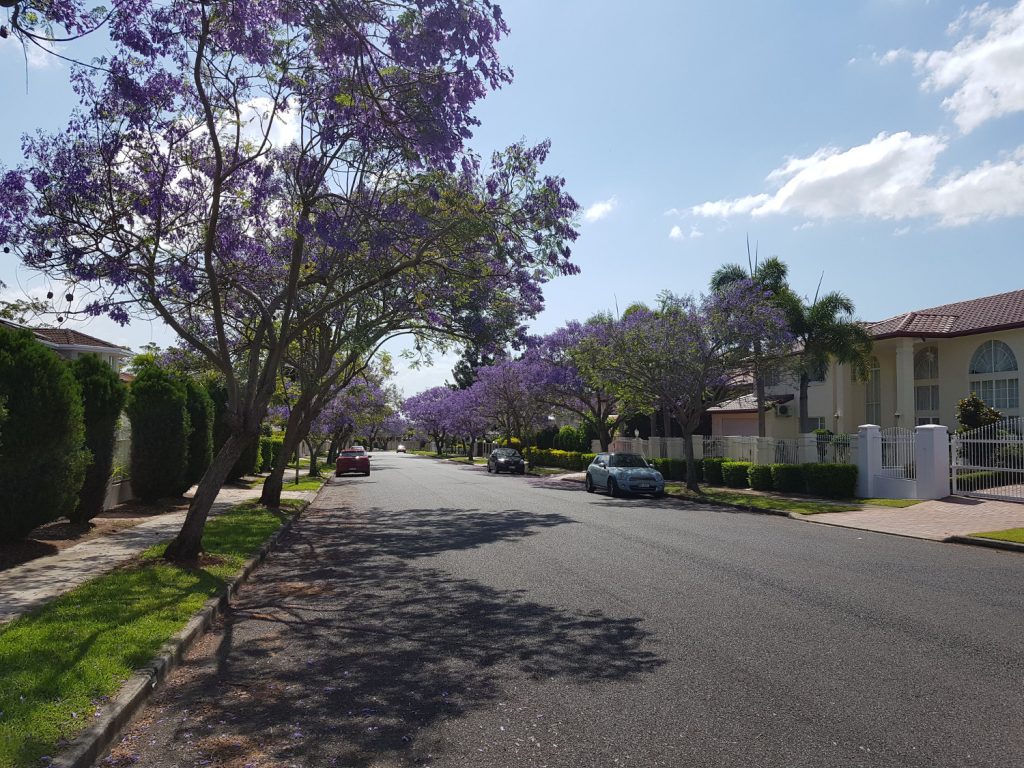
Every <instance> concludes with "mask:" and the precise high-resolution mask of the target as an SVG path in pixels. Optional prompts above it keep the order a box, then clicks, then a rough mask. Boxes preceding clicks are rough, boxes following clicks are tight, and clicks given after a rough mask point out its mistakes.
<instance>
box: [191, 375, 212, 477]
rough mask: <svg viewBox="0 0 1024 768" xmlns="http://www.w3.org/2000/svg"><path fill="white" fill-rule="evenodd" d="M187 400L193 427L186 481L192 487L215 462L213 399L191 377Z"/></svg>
mask: <svg viewBox="0 0 1024 768" xmlns="http://www.w3.org/2000/svg"><path fill="white" fill-rule="evenodd" d="M185 402H186V408H188V420H189V425H190V426H191V428H192V431H191V432H190V433H189V438H188V466H187V467H186V468H185V482H186V483H187V484H188V486H189V487H192V486H193V485H195V484H196V483H198V482H199V481H200V480H202V479H203V475H205V474H206V470H207V469H209V468H210V464H211V463H212V462H213V416H214V413H213V400H212V399H210V395H209V393H208V392H207V391H206V389H205V388H203V387H202V386H200V385H199V384H197V383H196V382H194V381H192V380H191V379H189V380H186V382H185Z"/></svg>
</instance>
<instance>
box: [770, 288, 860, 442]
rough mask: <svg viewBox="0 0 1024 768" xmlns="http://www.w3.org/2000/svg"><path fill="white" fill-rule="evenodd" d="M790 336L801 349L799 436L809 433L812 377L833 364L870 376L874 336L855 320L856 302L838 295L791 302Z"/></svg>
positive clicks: (799, 352)
mask: <svg viewBox="0 0 1024 768" xmlns="http://www.w3.org/2000/svg"><path fill="white" fill-rule="evenodd" d="M785 311H786V315H787V318H788V321H789V326H790V332H791V333H792V334H793V337H794V339H795V341H796V344H797V346H798V352H797V355H796V360H797V364H796V370H797V372H798V373H799V375H800V433H801V434H807V433H808V432H809V431H810V426H811V425H810V420H809V418H808V415H807V387H808V385H809V384H810V382H811V377H812V376H814V377H818V376H820V375H821V374H822V373H823V372H824V371H827V370H828V367H829V364H830V363H831V362H832V361H835V362H839V363H848V364H850V365H852V366H853V369H854V372H855V373H856V374H857V375H858V377H859V378H863V377H864V376H866V375H867V370H868V367H869V361H870V359H871V336H870V335H869V334H868V332H867V330H865V328H864V326H863V325H862V324H861V323H859V322H858V321H857V320H855V319H854V316H853V313H854V306H853V301H851V300H850V298H849V297H848V296H846V295H845V294H843V293H840V292H839V291H833V292H831V293H826V294H825V295H824V296H818V295H817V294H815V297H814V300H813V301H811V302H809V303H808V302H804V301H799V300H795V301H792V302H791V303H790V305H789V307H787V308H786V310H785Z"/></svg>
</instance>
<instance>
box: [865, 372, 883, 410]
mask: <svg viewBox="0 0 1024 768" xmlns="http://www.w3.org/2000/svg"><path fill="white" fill-rule="evenodd" d="M864 418H865V422H864V423H865V424H878V425H881V423H882V368H881V366H879V364H878V358H877V357H872V358H871V364H870V365H869V366H868V379H867V381H866V382H865V392H864Z"/></svg>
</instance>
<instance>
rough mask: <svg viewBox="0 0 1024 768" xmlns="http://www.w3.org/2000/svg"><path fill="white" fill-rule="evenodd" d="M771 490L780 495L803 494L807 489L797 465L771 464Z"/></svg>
mask: <svg viewBox="0 0 1024 768" xmlns="http://www.w3.org/2000/svg"><path fill="white" fill-rule="evenodd" d="M771 469H772V488H773V489H774V490H776V491H779V492H780V493H803V492H804V490H805V488H806V487H807V486H806V484H805V483H804V473H803V470H802V469H801V468H800V465H799V464H772V465H771Z"/></svg>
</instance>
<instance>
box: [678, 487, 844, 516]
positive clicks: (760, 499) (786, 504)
mask: <svg viewBox="0 0 1024 768" xmlns="http://www.w3.org/2000/svg"><path fill="white" fill-rule="evenodd" d="M701 490H702V491H703V493H701V494H696V493H693V492H692V491H690V490H689V489H687V487H686V486H685V485H679V484H676V483H666V485H665V491H666V492H667V493H671V494H673V495H675V496H680V497H682V498H685V499H690V500H691V501H717V502H721V503H723V504H739V505H741V506H744V507H753V508H754V509H774V510H780V511H782V512H797V513H799V514H801V515H816V514H819V513H821V512H852V511H854V510H858V509H860V508H861V507H860V504H842V503H835V502H829V501H813V500H811V499H791V498H787V497H783V496H759V495H757V494H753V493H743V492H742V491H724V490H721V489H719V488H709V487H708V486H704V487H702V488H701Z"/></svg>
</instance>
